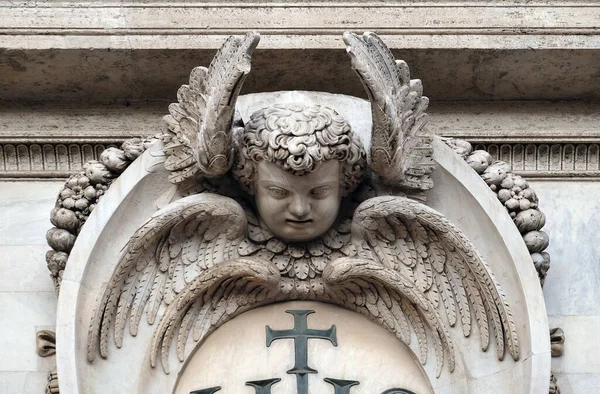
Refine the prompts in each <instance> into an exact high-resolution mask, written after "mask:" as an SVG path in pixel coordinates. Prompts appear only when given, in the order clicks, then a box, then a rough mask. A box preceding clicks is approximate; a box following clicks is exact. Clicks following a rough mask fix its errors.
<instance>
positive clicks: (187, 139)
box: [163, 32, 260, 184]
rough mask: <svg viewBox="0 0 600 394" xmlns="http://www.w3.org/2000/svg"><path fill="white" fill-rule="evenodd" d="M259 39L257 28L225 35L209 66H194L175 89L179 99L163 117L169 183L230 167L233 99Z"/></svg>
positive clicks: (222, 172)
mask: <svg viewBox="0 0 600 394" xmlns="http://www.w3.org/2000/svg"><path fill="white" fill-rule="evenodd" d="M259 40H260V35H259V34H258V33H256V32H251V33H248V34H246V36H245V37H243V38H236V37H233V36H232V37H229V38H228V39H227V40H226V41H225V43H224V44H223V45H222V46H221V48H220V49H219V51H218V52H217V54H216V55H215V57H214V58H213V60H212V62H211V64H210V66H209V67H208V69H207V68H205V67H196V68H195V69H193V70H192V72H191V74H190V80H189V84H188V85H183V86H181V87H180V88H179V90H178V91H177V101H178V102H177V103H173V104H171V105H170V106H169V113H170V115H167V116H165V118H164V120H165V123H166V126H167V132H166V133H165V134H164V137H163V142H164V143H165V153H166V155H167V159H166V160H165V168H166V169H167V170H169V171H171V175H170V176H169V181H171V182H172V183H175V184H179V183H182V182H184V181H186V180H188V179H191V178H193V177H195V176H197V175H200V176H203V177H217V176H220V175H223V174H225V173H226V172H227V171H228V170H229V168H230V167H231V164H232V152H231V151H232V142H231V129H232V123H233V115H234V110H235V103H236V101H237V97H238V95H239V92H240V89H241V88H242V85H243V82H244V79H245V78H246V75H247V74H248V73H249V72H250V60H251V55H252V53H253V51H254V49H255V48H256V46H257V45H258V41H259Z"/></svg>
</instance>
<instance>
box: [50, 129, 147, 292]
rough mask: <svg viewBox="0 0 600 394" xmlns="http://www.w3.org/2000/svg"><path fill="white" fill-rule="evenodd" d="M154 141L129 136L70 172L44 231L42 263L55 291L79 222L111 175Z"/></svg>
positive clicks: (101, 191)
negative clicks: (120, 143)
mask: <svg viewBox="0 0 600 394" xmlns="http://www.w3.org/2000/svg"><path fill="white" fill-rule="evenodd" d="M154 141H156V140H155V139H142V138H132V139H130V140H127V141H125V142H123V144H122V145H121V149H118V148H116V147H111V148H108V149H105V150H104V152H102V153H101V154H100V161H97V160H91V161H89V162H87V163H86V164H85V165H84V166H83V171H81V172H80V173H78V174H75V175H72V176H71V177H70V178H69V179H68V180H67V182H66V183H65V185H64V186H63V188H62V190H61V191H60V193H59V195H58V198H57V200H56V205H55V207H54V209H52V212H51V213H50V222H52V224H53V225H54V227H53V228H51V229H50V230H48V232H47V233H46V240H47V242H48V245H50V247H51V248H52V250H49V251H48V252H46V263H47V265H48V269H49V270H50V274H51V276H52V279H53V281H54V286H55V287H56V290H57V291H58V290H59V288H60V282H61V279H62V274H63V271H64V269H65V267H66V264H67V259H68V258H69V253H70V252H71V249H72V248H73V245H74V244H75V240H76V239H77V235H78V234H79V230H80V229H81V226H83V224H84V223H85V221H86V220H87V219H88V217H89V215H90V213H91V212H92V211H93V210H94V208H95V207H96V204H97V203H98V200H99V199H100V198H101V197H102V196H103V195H104V193H105V192H106V191H107V190H108V187H109V186H110V184H111V183H112V182H113V181H114V180H115V178H117V177H118V176H119V174H120V173H121V172H123V171H124V170H125V169H126V168H127V167H128V166H129V165H130V164H131V163H132V162H133V160H135V159H136V158H137V157H138V156H139V155H141V154H142V153H143V152H144V150H145V149H146V148H147V147H148V146H149V144H152V143H153V142H154Z"/></svg>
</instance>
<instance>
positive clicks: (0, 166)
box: [0, 138, 124, 179]
mask: <svg viewBox="0 0 600 394" xmlns="http://www.w3.org/2000/svg"><path fill="white" fill-rule="evenodd" d="M123 141H124V138H112V139H97V140H95V141H94V140H88V141H81V142H73V140H69V139H67V140H64V141H62V142H61V141H59V140H58V139H52V140H48V141H46V142H44V141H41V140H38V141H32V142H24V141H22V140H17V141H14V142H12V143H11V142H7V141H0V179H1V178H4V179H31V178H43V179H64V178H67V177H69V176H70V175H72V174H74V173H76V172H78V171H81V169H82V168H83V164H85V163H86V162H88V161H89V160H98V158H99V157H100V154H101V153H102V151H104V149H106V148H108V147H111V146H120V145H121V143H122V142H123Z"/></svg>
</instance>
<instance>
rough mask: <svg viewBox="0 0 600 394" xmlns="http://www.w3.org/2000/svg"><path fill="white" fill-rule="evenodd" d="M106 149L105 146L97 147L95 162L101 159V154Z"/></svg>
mask: <svg viewBox="0 0 600 394" xmlns="http://www.w3.org/2000/svg"><path fill="white" fill-rule="evenodd" d="M104 149H106V147H105V146H104V145H100V144H99V145H96V154H95V155H94V160H98V159H99V158H100V154H101V153H102V152H103V151H104Z"/></svg>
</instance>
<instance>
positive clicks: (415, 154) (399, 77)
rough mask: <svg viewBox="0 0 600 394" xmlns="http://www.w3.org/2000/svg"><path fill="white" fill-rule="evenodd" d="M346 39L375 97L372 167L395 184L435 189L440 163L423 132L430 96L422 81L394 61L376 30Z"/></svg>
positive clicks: (370, 94)
mask: <svg viewBox="0 0 600 394" xmlns="http://www.w3.org/2000/svg"><path fill="white" fill-rule="evenodd" d="M344 41H345V42H346V51H347V52H348V54H349V55H350V57H351V59H352V68H353V69H354V71H356V73H357V74H358V76H359V77H360V79H361V81H362V83H363V86H364V87H365V89H366V91H367V95H368V97H369V100H370V101H371V112H372V116H373V128H372V134H371V152H370V155H369V166H370V167H371V170H372V171H373V172H374V173H376V174H377V175H379V177H381V180H382V181H383V182H384V183H386V184H389V185H392V186H400V187H404V188H408V189H419V190H427V189H431V188H432V187H433V181H432V180H431V178H430V176H429V174H431V172H432V171H433V170H434V168H435V164H434V162H433V158H432V156H433V148H432V147H431V136H430V135H428V134H427V133H426V132H425V130H424V127H425V124H426V123H427V114H426V113H425V110H426V109H427V106H428V104H429V99H427V97H424V96H423V85H422V83H421V81H420V80H418V79H413V80H411V79H410V71H409V69H408V65H407V64H406V63H405V62H404V61H402V60H395V59H394V55H393V54H392V52H391V51H390V50H389V49H388V47H387V46H386V45H385V44H384V43H383V41H381V39H380V38H379V37H377V35H375V34H374V33H370V32H366V33H364V34H363V35H362V37H361V36H358V35H356V34H354V33H350V32H346V33H344Z"/></svg>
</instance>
